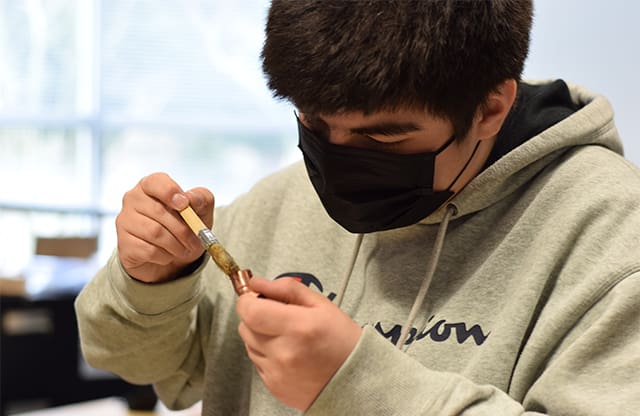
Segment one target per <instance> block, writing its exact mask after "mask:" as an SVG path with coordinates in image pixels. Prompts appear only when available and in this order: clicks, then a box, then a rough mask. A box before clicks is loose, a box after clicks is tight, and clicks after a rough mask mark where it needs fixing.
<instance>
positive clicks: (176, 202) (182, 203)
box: [171, 194, 189, 210]
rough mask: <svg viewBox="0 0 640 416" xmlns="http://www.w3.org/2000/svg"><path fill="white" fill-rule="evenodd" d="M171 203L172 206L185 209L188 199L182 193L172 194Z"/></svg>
mask: <svg viewBox="0 0 640 416" xmlns="http://www.w3.org/2000/svg"><path fill="white" fill-rule="evenodd" d="M171 203H172V204H173V206H174V208H176V209H178V210H182V209H185V208H186V207H187V205H189V199H187V197H186V196H184V195H182V194H174V195H173V196H172V197H171Z"/></svg>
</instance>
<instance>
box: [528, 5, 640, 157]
mask: <svg viewBox="0 0 640 416" xmlns="http://www.w3.org/2000/svg"><path fill="white" fill-rule="evenodd" d="M534 7H535V20H534V26H533V33H532V43H531V52H530V54H529V59H528V62H527V65H526V67H525V73H524V77H525V78H529V79H546V78H562V79H564V80H566V81H569V82H573V83H577V84H581V85H583V86H585V87H587V88H589V89H590V90H592V91H595V92H599V93H602V94H603V95H605V96H606V97H607V98H608V99H609V100H610V101H611V103H612V105H613V108H614V110H615V114H616V115H615V120H616V124H617V126H618V130H619V131H620V135H621V137H622V140H623V142H624V145H625V152H626V153H625V154H626V156H627V158H628V159H630V160H632V161H633V162H634V163H635V164H636V165H639V166H640V124H639V122H640V105H639V104H638V101H639V99H640V84H638V75H640V2H636V1H627V0H537V1H536V0H534Z"/></svg>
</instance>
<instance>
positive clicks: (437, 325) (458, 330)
mask: <svg viewBox="0 0 640 416" xmlns="http://www.w3.org/2000/svg"><path fill="white" fill-rule="evenodd" d="M285 277H286V278H293V279H295V280H297V281H299V282H300V283H302V284H304V285H305V286H307V287H312V286H314V287H315V288H316V289H317V290H318V291H319V292H320V293H324V287H323V285H322V282H320V280H319V279H318V278H317V277H315V276H314V275H312V274H310V273H301V272H290V273H283V274H281V275H279V276H277V277H276V279H282V278H285ZM335 297H336V294H335V293H334V292H330V293H329V294H328V295H327V298H328V299H329V300H331V301H333V299H334V298H335ZM374 327H375V329H376V330H377V331H378V332H379V333H380V334H381V335H382V336H383V337H385V338H387V339H388V340H390V341H391V342H392V343H393V344H395V343H396V342H397V341H398V338H400V333H401V332H402V325H400V324H394V325H393V326H391V328H385V327H384V326H383V324H382V323H381V322H377V323H376V324H375V325H374ZM490 334H491V332H486V333H485V332H484V330H483V329H482V327H481V326H480V325H478V324H474V325H471V326H469V325H468V324H467V323H465V322H447V320H446V319H438V320H435V315H432V316H431V317H430V318H429V319H428V321H427V324H426V326H425V328H424V329H423V330H422V331H419V330H418V329H417V328H411V330H410V331H409V335H408V337H407V340H406V341H405V344H406V345H408V344H412V343H413V342H417V341H421V340H424V339H428V340H431V341H433V342H445V341H448V340H449V339H453V340H455V341H456V342H457V343H458V344H464V343H465V342H467V341H469V340H471V341H469V342H474V343H475V344H476V345H478V346H480V345H482V344H483V343H484V342H485V341H486V340H487V338H488V337H489V335H490Z"/></svg>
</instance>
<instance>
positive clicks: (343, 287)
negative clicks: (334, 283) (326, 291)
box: [336, 234, 364, 307]
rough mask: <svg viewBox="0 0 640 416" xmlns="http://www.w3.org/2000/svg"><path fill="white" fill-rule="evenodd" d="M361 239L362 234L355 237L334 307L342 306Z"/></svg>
mask: <svg viewBox="0 0 640 416" xmlns="http://www.w3.org/2000/svg"><path fill="white" fill-rule="evenodd" d="M362 237H364V234H358V236H357V237H356V244H355V245H354V246H353V251H352V252H351V260H350V262H349V267H347V270H346V272H345V274H344V276H343V277H342V282H340V288H339V290H338V294H337V295H336V305H338V307H340V305H342V298H344V292H346V291H347V285H348V284H349V280H350V279H351V273H352V272H353V266H355V264H356V259H357V258H358V252H359V251H360V245H361V244H362Z"/></svg>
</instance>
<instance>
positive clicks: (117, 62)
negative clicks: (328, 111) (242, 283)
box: [0, 0, 299, 279]
mask: <svg viewBox="0 0 640 416" xmlns="http://www.w3.org/2000/svg"><path fill="white" fill-rule="evenodd" d="M267 7H268V0H242V1H234V2H229V1H225V0H222V1H212V0H206V1H197V0H185V1H180V2H176V1H170V0H135V1H132V0H108V1H107V0H40V1H38V0H31V1H20V2H2V3H0V55H1V56H3V59H2V60H1V61H0V74H1V75H0V190H1V191H0V229H2V239H0V253H2V255H1V256H0V276H2V275H4V276H12V275H15V274H18V273H20V271H21V270H23V269H24V267H25V266H26V265H27V264H28V263H29V262H30V261H31V259H32V253H33V250H34V241H35V238H36V237H39V236H87V235H99V241H100V242H99V252H98V256H97V257H98V258H97V263H98V264H101V263H103V262H104V261H105V260H106V258H107V257H108V256H109V254H110V252H111V250H112V249H113V247H115V229H114V225H113V220H114V218H115V215H116V214H117V212H118V210H119V209H120V203H121V199H122V195H123V194H124V193H125V192H126V191H127V190H128V189H130V188H132V187H133V186H134V185H135V184H136V183H137V182H138V181H139V180H140V178H142V177H143V176H144V175H147V174H149V173H152V172H155V171H164V172H167V173H169V174H170V175H171V176H172V177H174V178H175V179H176V180H177V181H178V183H180V184H181V185H182V186H183V187H184V188H185V189H188V188H191V187H194V186H206V187H208V188H209V189H211V190H212V191H213V192H214V193H215V195H216V201H217V203H218V204H226V203H228V202H230V201H231V200H232V199H233V198H234V197H235V196H237V195H238V194H240V193H242V192H245V191H247V190H248V189H249V188H250V186H251V185H252V184H253V183H255V182H256V181H257V180H258V179H259V178H260V177H262V176H264V175H266V174H267V173H269V172H271V171H274V170H276V169H278V168H280V167H282V166H284V165H287V164H289V163H292V162H293V161H295V160H297V159H298V158H299V154H298V152H297V149H296V146H295V143H296V142H295V140H296V134H295V121H294V118H293V111H292V108H291V107H289V106H288V105H287V104H285V103H280V102H277V101H275V100H274V99H273V98H272V97H271V93H270V92H269V91H268V89H267V87H266V85H265V82H264V79H263V76H262V72H261V67H260V58H259V54H260V48H261V46H262V41H263V28H264V19H265V16H266V10H267ZM90 277H91V276H87V279H89V278H90Z"/></svg>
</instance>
